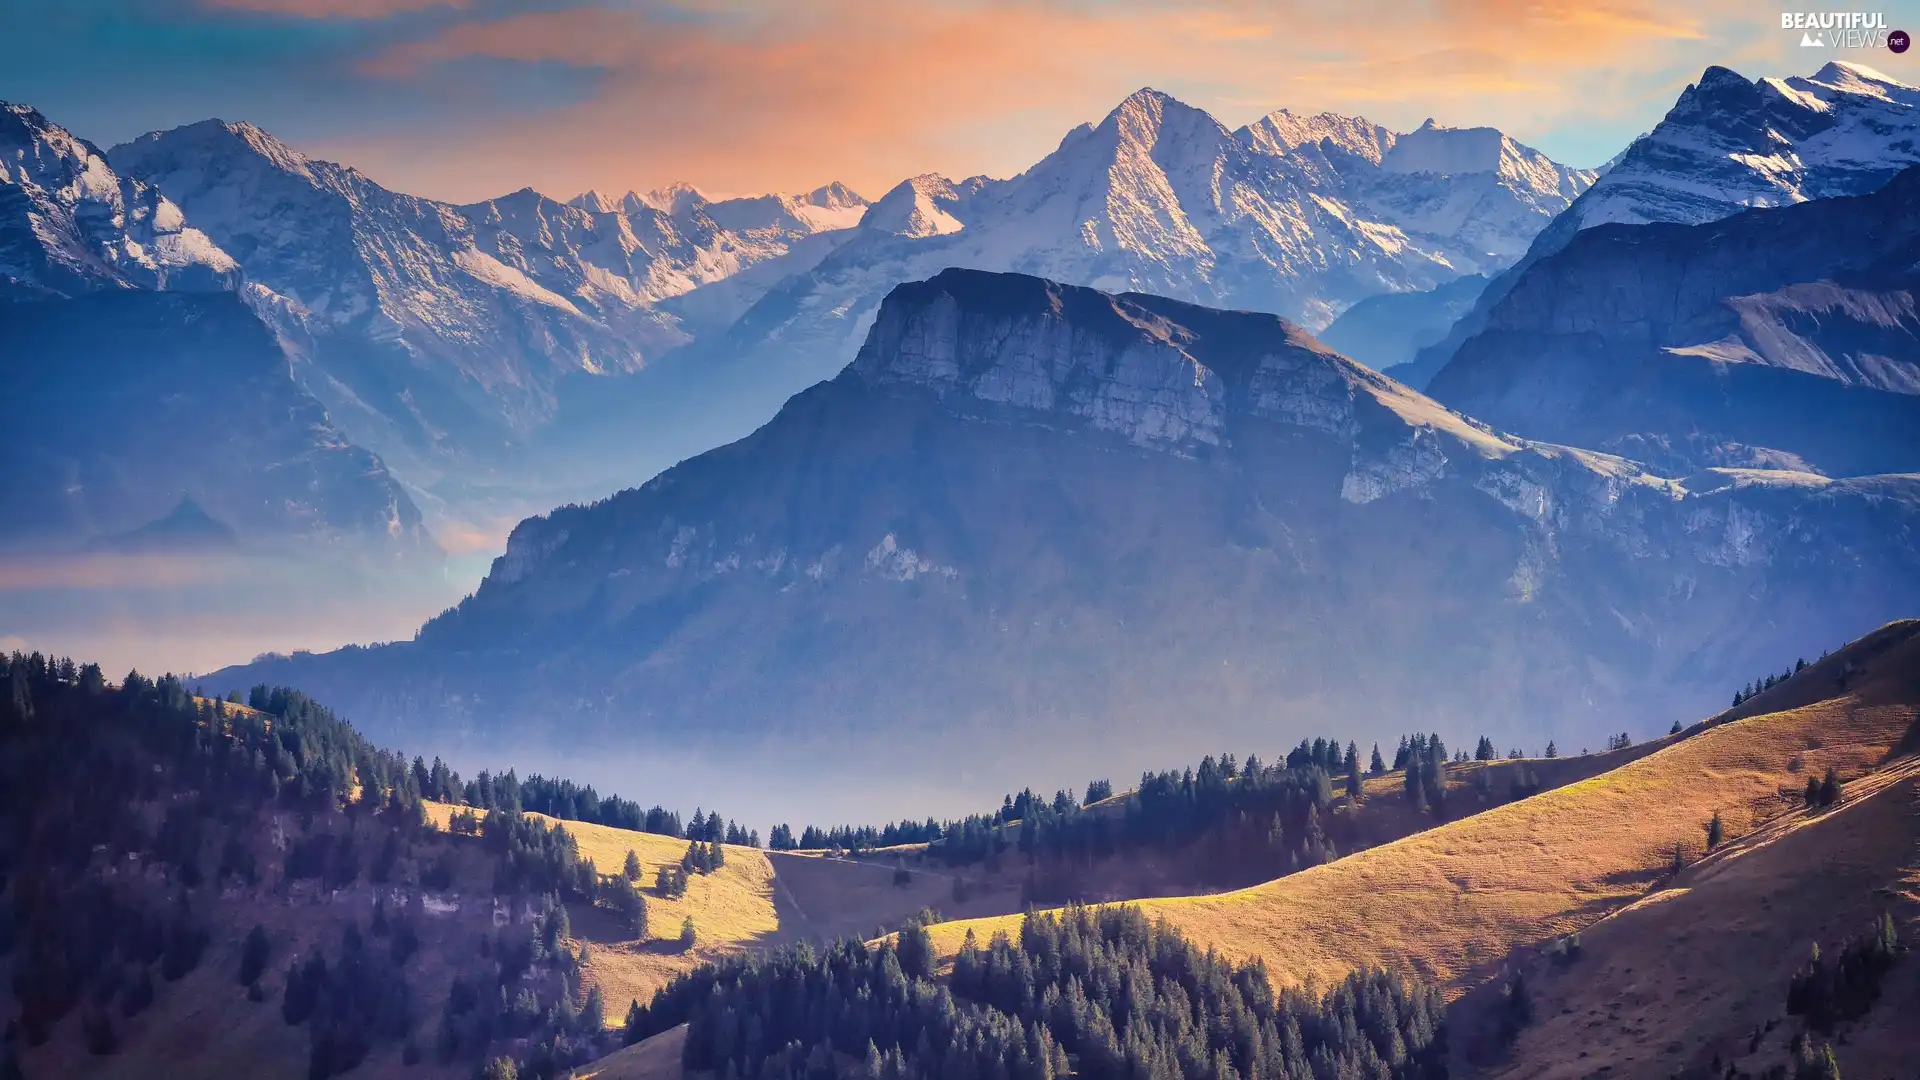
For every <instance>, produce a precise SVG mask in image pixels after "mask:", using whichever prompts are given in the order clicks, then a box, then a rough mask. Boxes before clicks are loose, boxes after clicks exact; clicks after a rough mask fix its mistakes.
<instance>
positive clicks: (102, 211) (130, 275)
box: [0, 102, 239, 295]
mask: <svg viewBox="0 0 1920 1080" xmlns="http://www.w3.org/2000/svg"><path fill="white" fill-rule="evenodd" d="M8 189H12V190H13V191H14V192H16V193H17V195H16V196H15V198H17V199H18V200H19V212H18V213H16V214H14V215H8V216H7V217H6V218H5V219H4V220H0V295H4V294H6V293H9V292H25V293H28V294H53V295H72V294H75V293H81V292H89V291H92V290H94V289H99V288H112V287H121V288H127V287H131V288H144V289H231V288H235V287H236V286H237V285H238V284H239V265H238V264H237V263H236V262H235V261H234V260H233V259H232V258H231V257H230V256H229V255H228V254H227V253H226V252H225V251H222V250H221V249H220V248H219V246H218V245H216V244H215V243H214V242H213V241H212V240H210V239H208V238H207V236H206V234H204V233H202V232H201V231H200V230H198V229H196V228H193V227H191V226H189V225H188V223H187V221H186V216H185V215H184V214H183V213H182V212H181V210H180V207H178V206H177V205H175V204H174V203H173V202H171V201H170V200H168V199H167V198H166V197H165V196H164V195H162V194H161V193H160V192H159V191H157V190H155V189H154V188H152V187H150V186H149V185H147V184H144V183H141V182H140V181H139V180H136V179H133V178H130V177H126V176H123V175H121V174H120V173H119V172H118V171H117V170H115V169H114V167H113V166H112V164H111V163H109V162H108V160H107V157H106V155H105V154H103V153H101V152H100V149H99V148H98V147H96V146H94V145H93V144H92V143H90V142H88V141H86V140H85V139H82V138H79V137H77V136H75V135H74V134H73V133H71V132H69V131H67V130H66V129H65V128H63V127H60V126H59V125H58V124H55V123H53V122H52V121H50V120H48V119H47V118H46V117H45V116H43V115H42V114H41V113H40V112H39V110H37V109H34V108H32V107H30V106H26V105H11V104H6V103H4V102H0V205H3V204H4V203H5V202H7V201H11V200H9V199H7V197H6V192H7V190H8Z"/></svg>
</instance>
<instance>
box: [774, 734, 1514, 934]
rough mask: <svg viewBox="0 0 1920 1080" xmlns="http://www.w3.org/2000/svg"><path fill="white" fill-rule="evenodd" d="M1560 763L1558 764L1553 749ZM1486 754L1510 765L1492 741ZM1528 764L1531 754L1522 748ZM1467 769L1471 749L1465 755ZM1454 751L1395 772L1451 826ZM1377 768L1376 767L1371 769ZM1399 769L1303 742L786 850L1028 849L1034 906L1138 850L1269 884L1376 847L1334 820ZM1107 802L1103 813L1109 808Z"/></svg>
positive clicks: (947, 855) (778, 833)
mask: <svg viewBox="0 0 1920 1080" xmlns="http://www.w3.org/2000/svg"><path fill="white" fill-rule="evenodd" d="M1548 753H1549V756H1551V755H1552V751H1551V749H1549V752H1548ZM1474 756H1475V759H1477V760H1479V761H1483V762H1484V761H1490V760H1493V759H1494V758H1496V757H1497V756H1498V754H1497V753H1496V751H1495V749H1494V746H1493V742H1492V741H1491V740H1490V739H1487V738H1485V737H1482V738H1481V739H1480V740H1479V744H1478V747H1477V749H1476V751H1475V755H1474ZM1508 756H1510V757H1518V756H1519V751H1517V750H1516V751H1511V752H1510V753H1509V755H1508ZM1451 760H1453V761H1457V762H1464V761H1466V760H1467V758H1466V755H1465V754H1464V753H1462V754H1459V755H1456V757H1455V758H1453V759H1451ZM1449 761H1450V759H1449V758H1448V756H1447V749H1446V747H1445V744H1444V743H1443V742H1442V741H1441V739H1440V737H1439V736H1438V735H1437V734H1432V735H1429V734H1416V735H1413V736H1410V737H1403V738H1402V739H1401V740H1400V745H1399V748H1398V750H1397V751H1396V752H1395V754H1394V768H1395V769H1405V770H1406V775H1407V777H1408V793H1409V796H1410V798H1413V799H1414V801H1415V803H1416V806H1417V808H1418V809H1419V810H1420V811H1422V812H1427V811H1431V812H1432V814H1433V815H1434V817H1435V818H1436V819H1438V820H1442V821H1444V820H1446V818H1447V815H1448V810H1447V808H1446V796H1445V787H1446V783H1447V766H1448V764H1449ZM1363 762H1364V764H1363ZM1386 772H1387V766H1386V762H1385V760H1384V759H1383V757H1382V755H1381V752H1380V747H1379V745H1378V744H1375V745H1374V746H1373V747H1372V750H1371V752H1370V753H1369V754H1368V755H1367V756H1366V757H1364V758H1363V757H1362V754H1361V750H1360V747H1359V746H1358V745H1357V744H1356V743H1354V742H1352V741H1349V742H1347V743H1346V744H1345V746H1342V745H1341V744H1340V743H1339V742H1338V741H1337V740H1333V739H1326V738H1317V739H1311V740H1309V739H1302V740H1301V741H1300V743H1299V744H1298V745H1297V746H1295V747H1294V748H1293V749H1292V750H1291V751H1289V752H1288V753H1287V755H1286V757H1285V759H1284V760H1280V761H1275V762H1272V763H1266V762H1263V761H1261V760H1260V758H1259V757H1258V756H1257V755H1252V754H1249V755H1248V756H1247V757H1246V758H1245V759H1244V761H1242V760H1241V759H1239V758H1236V757H1235V756H1234V755H1233V754H1221V755H1219V756H1217V757H1216V756H1214V755H1211V754H1210V755H1207V756H1206V757H1204V758H1203V759H1201V761H1200V763H1199V765H1198V766H1197V767H1194V768H1186V769H1177V770H1166V771H1163V772H1146V773H1142V774H1141V777H1140V781H1139V784H1138V786H1136V787H1135V788H1134V789H1133V790H1132V791H1128V792H1125V793H1123V794H1121V795H1120V796H1118V797H1117V798H1116V797H1115V796H1114V795H1113V790H1112V785H1111V784H1110V783H1108V782H1107V781H1105V780H1096V781H1094V782H1093V783H1091V784H1089V785H1088V787H1087V797H1086V798H1084V799H1075V798H1074V797H1073V796H1072V795H1071V794H1070V793H1069V792H1067V791H1064V790H1063V791H1059V792H1056V793H1055V794H1054V796H1053V797H1052V798H1051V799H1047V798H1045V797H1043V796H1040V795H1037V794H1035V793H1034V792H1033V791H1032V790H1031V789H1028V790H1025V791H1022V792H1020V793H1019V794H1017V795H1014V794H1009V795H1008V796H1006V798H1005V799H1004V800H1003V801H1002V804H1001V806H1000V809H999V810H998V811H996V812H994V813H992V814H975V815H972V816H970V817H966V818H962V819H958V820H952V821H947V822H944V823H942V822H938V821H935V820H933V819H928V820H927V821H926V822H924V823H915V822H912V821H903V822H900V823H899V824H898V825H888V826H884V827H879V828H875V827H866V828H860V829H855V828H851V827H848V826H841V827H839V828H837V829H833V830H823V829H818V828H815V827H812V826H809V827H808V828H807V830H806V831H805V832H804V833H803V834H802V835H801V836H800V837H799V839H798V840H797V841H796V840H795V838H794V836H793V833H792V831H791V830H790V829H789V828H788V827H787V826H784V825H782V826H777V827H775V829H774V830H773V833H772V846H773V847H774V848H775V849H776V850H777V849H783V848H790V847H800V848H815V847H829V848H842V849H847V850H851V851H854V852H856V853H857V852H859V851H861V850H863V849H869V848H873V847H883V846H890V845H892V844H906V843H925V844H927V849H926V854H927V857H929V858H932V859H936V860H939V861H942V862H945V863H947V864H948V865H950V866H962V865H969V864H973V863H979V862H987V863H988V864H989V865H990V866H991V865H993V864H995V863H996V862H997V860H999V859H1000V858H1001V857H1002V856H1003V855H1006V854H1007V853H1009V852H1017V853H1019V854H1020V855H1022V856H1025V857H1026V858H1027V859H1028V861H1029V865H1030V867H1031V869H1030V873H1029V880H1028V882H1027V890H1028V891H1027V897H1028V899H1029V900H1033V901H1040V900H1045V901H1056V902H1057V901H1066V900H1071V899H1075V898H1077V897H1079V896H1081V895H1082V894H1081V892H1080V890H1079V884H1080V882H1081V881H1082V879H1083V877H1084V874H1083V871H1084V869H1085V867H1087V866H1088V865H1089V864H1090V862H1091V861H1092V860H1096V859H1102V858H1106V857H1109V856H1113V855H1117V854H1125V853H1128V852H1139V851H1153V852H1160V853H1177V854H1180V855H1182V856H1183V857H1190V859H1191V862H1192V867H1191V869H1192V871H1193V872H1194V873H1196V874H1199V875H1201V877H1200V880H1203V881H1204V882H1205V883H1206V884H1209V885H1215V886H1228V885H1235V884H1247V883H1250V882H1253V881H1260V880H1267V879H1270V878H1273V877H1278V876H1280V875H1283V874H1286V873H1290V872H1292V871H1295V870H1300V869H1305V868H1306V867H1310V866H1317V865H1319V864H1320V863H1323V862H1328V861H1331V860H1332V859H1335V858H1338V857H1339V855H1340V854H1341V853H1342V852H1343V850H1347V849H1348V848H1347V846H1351V845H1358V844H1360V843H1364V842H1367V841H1366V838H1365V836H1364V835H1362V830H1359V829H1357V827H1356V826H1355V824H1354V822H1353V820H1352V819H1350V818H1346V817H1344V816H1343V817H1342V818H1340V819H1338V820H1337V819H1336V818H1335V816H1334V815H1333V813H1332V811H1333V808H1334V805H1335V803H1336V801H1337V800H1338V799H1339V798H1340V797H1342V796H1344V797H1345V799H1346V801H1347V802H1348V803H1349V804H1353V803H1357V802H1359V801H1360V800H1361V798H1362V797H1363V793H1364V781H1365V779H1366V777H1368V776H1380V775H1383V774H1385V773H1386ZM1481 779H1482V781H1483V785H1482V787H1483V790H1478V791H1475V792H1472V793H1471V795H1472V802H1473V804H1474V805H1477V806H1485V805H1491V804H1494V803H1497V802H1499V801H1503V800H1505V799H1509V798H1524V797H1525V796H1527V795H1529V794H1533V793H1535V792H1537V791H1538V790H1539V784H1538V782H1537V780H1535V779H1533V778H1532V777H1531V773H1530V772H1528V771H1527V770H1524V769H1523V770H1522V771H1521V774H1520V778H1519V779H1517V780H1516V781H1515V782H1514V784H1512V785H1511V786H1510V789H1509V790H1505V791H1494V790H1492V789H1491V787H1487V786H1486V783H1487V782H1490V777H1486V776H1482V777H1481ZM1096 804H1098V805H1096Z"/></svg>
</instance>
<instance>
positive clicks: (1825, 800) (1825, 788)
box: [1820, 765, 1840, 806]
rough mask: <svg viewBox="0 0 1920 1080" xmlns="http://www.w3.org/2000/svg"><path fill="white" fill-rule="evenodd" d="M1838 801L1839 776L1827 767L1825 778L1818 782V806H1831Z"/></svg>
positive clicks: (1830, 767) (1831, 768) (1831, 767)
mask: <svg viewBox="0 0 1920 1080" xmlns="http://www.w3.org/2000/svg"><path fill="white" fill-rule="evenodd" d="M1839 801H1840V774H1839V773H1837V772H1834V771H1833V766H1831V765H1829V766H1827V775H1826V778H1825V779H1823V780H1821V781H1820V805H1821V806H1832V805H1834V804H1836V803H1838V802H1839Z"/></svg>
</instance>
